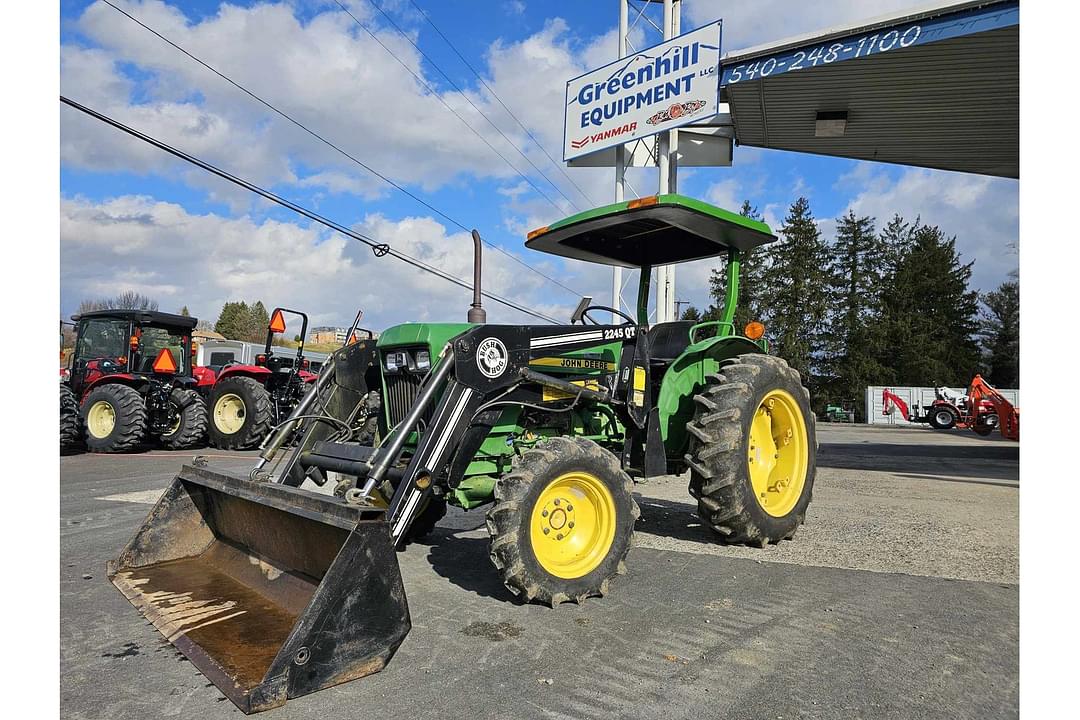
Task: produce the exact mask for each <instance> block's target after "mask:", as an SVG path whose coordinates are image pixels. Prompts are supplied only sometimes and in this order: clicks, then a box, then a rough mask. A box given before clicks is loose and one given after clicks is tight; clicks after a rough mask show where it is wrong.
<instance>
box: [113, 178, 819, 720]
mask: <svg viewBox="0 0 1080 720" xmlns="http://www.w3.org/2000/svg"><path fill="white" fill-rule="evenodd" d="M774 239H775V238H774V236H773V234H772V232H771V231H770V230H769V228H768V226H767V225H765V224H764V223H761V222H758V221H755V220H751V219H749V218H745V217H742V216H740V215H737V214H734V213H730V212H727V211H725V210H722V209H720V208H716V207H713V206H711V205H708V204H705V203H702V202H698V201H696V200H693V199H690V198H687V197H683V196H680V195H660V196H653V197H648V198H642V199H638V200H633V201H630V202H624V203H617V204H615V205H609V206H606V207H601V208H597V209H594V210H590V211H587V212H584V213H580V214H578V215H574V216H572V217H569V218H567V219H565V220H562V221H560V222H557V223H555V224H553V225H550V226H548V227H544V228H541V229H539V230H536V231H534V232H532V233H530V234H529V237H528V240H527V243H526V245H527V246H528V247H530V248H532V249H534V250H540V251H543V252H548V253H552V254H555V255H560V256H563V257H570V258H576V259H581V260H587V261H593V262H600V263H605V264H611V265H621V266H624V267H631V268H638V269H640V271H641V272H640V277H641V281H640V283H639V288H638V302H637V308H636V312H635V313H634V314H633V315H631V314H627V313H623V312H621V311H619V310H617V309H612V308H607V307H600V306H590V305H587V304H586V303H583V304H582V305H581V306H579V308H578V310H577V311H576V312H575V313H574V317H573V320H572V322H571V324H570V325H565V326H551V325H535V326H534V325H493V324H476V323H462V324H438V323H432V324H428V323H423V324H406V325H400V326H397V327H393V328H390V329H388V330H387V331H386V332H384V333H383V334H382V336H381V337H379V338H378V340H360V341H358V342H355V343H351V344H349V345H347V346H346V347H344V348H342V349H340V350H338V351H337V352H335V353H334V354H333V355H332V356H331V359H330V360H329V361H328V362H327V364H326V365H325V366H324V368H323V369H322V372H321V373H320V376H319V378H318V381H317V382H316V384H315V387H314V391H313V392H310V393H308V394H307V395H305V396H304V397H303V399H302V400H301V401H300V402H299V403H298V405H297V406H296V407H295V408H294V409H293V412H292V413H291V414H290V416H289V418H287V419H286V420H285V422H284V423H283V424H282V425H281V426H280V427H278V428H277V429H276V430H275V431H274V432H273V433H272V434H271V435H270V437H268V438H267V439H266V441H265V442H264V443H263V445H262V450H261V454H260V458H259V460H258V462H257V464H256V465H255V467H254V468H253V469H252V471H251V472H250V474H249V475H248V476H246V477H244V476H238V475H235V474H232V473H228V472H224V471H221V470H215V469H211V468H210V467H208V466H207V465H206V464H205V463H204V462H198V463H194V464H193V465H191V466H185V467H184V468H183V469H182V470H181V472H180V474H179V475H178V476H177V478H176V480H175V481H174V482H173V484H172V486H171V487H170V488H169V489H168V490H167V491H166V492H165V494H164V496H163V497H162V499H161V500H160V501H159V503H158V504H157V506H156V507H155V508H154V509H153V510H152V511H151V513H150V515H149V516H148V517H147V519H146V521H145V523H144V524H143V526H142V528H141V529H140V530H139V531H138V532H137V533H136V535H135V536H134V538H133V539H132V540H131V541H130V542H129V543H128V545H127V546H126V547H125V548H124V549H123V551H122V552H121V554H120V556H119V557H118V558H117V559H116V560H114V561H112V562H110V563H109V567H108V575H109V577H110V579H111V580H112V582H113V584H114V585H115V586H116V587H117V588H119V589H120V590H121V591H122V592H123V593H124V595H125V596H126V597H127V598H128V599H129V600H130V601H131V602H132V603H133V604H134V605H135V606H136V607H138V608H139V610H140V611H141V612H142V613H143V614H144V615H145V616H146V617H147V618H149V619H150V620H151V622H153V624H154V625H155V626H156V627H157V628H158V629H159V630H160V631H161V632H162V633H163V634H164V635H165V636H166V637H168V638H169V639H170V640H171V641H172V642H173V643H174V644H175V645H176V646H177V647H178V648H179V649H180V650H181V651H182V652H183V653H184V654H185V655H186V656H187V657H188V658H189V659H190V660H191V661H192V663H194V664H195V666H196V667H198V668H199V669H200V670H201V671H202V672H203V673H204V674H205V675H206V676H207V677H208V678H209V679H210V680H212V681H213V682H214V684H215V685H217V687H218V688H219V689H220V690H221V691H222V692H223V693H224V694H225V695H226V696H228V697H229V698H230V699H231V700H233V702H235V703H236V704H237V706H239V707H240V708H241V709H242V710H243V711H244V712H255V711H259V710H265V709H268V708H271V707H275V706H278V705H281V704H283V703H284V702H285V701H286V700H287V699H288V698H292V697H296V696H299V695H303V694H306V693H309V692H313V691H315V690H319V689H322V688H325V687H329V686H331V685H334V684H337V683H341V682H345V681H347V680H351V679H355V678H358V677H362V676H364V675H368V674H370V673H373V672H377V671H378V670H380V669H381V668H382V667H383V666H384V665H385V664H386V662H387V661H389V659H390V658H391V656H392V655H393V654H394V652H395V651H396V649H397V647H398V646H399V645H400V644H401V642H402V641H403V640H404V638H405V636H406V634H407V633H408V631H409V629H410V627H411V625H410V619H409V610H408V606H407V604H406V600H405V595H404V589H403V586H402V581H401V576H400V572H399V569H398V562H397V558H396V556H395V553H394V547H395V545H399V544H401V543H403V542H405V541H407V539H408V538H409V537H411V536H412V535H413V534H414V532H415V530H416V529H420V528H423V527H424V526H425V525H430V524H431V523H432V522H433V520H432V518H434V519H437V518H438V516H439V515H440V514H441V512H442V511H443V510H444V508H445V505H446V504H447V503H449V504H453V505H457V506H459V507H461V508H465V509H474V508H478V507H482V506H483V507H486V508H487V515H486V518H487V523H486V524H487V529H488V533H489V537H490V557H491V562H492V565H493V566H494V570H495V572H497V573H498V574H499V576H500V578H501V579H502V582H503V583H504V584H505V586H506V587H507V588H508V589H509V590H510V592H511V593H513V594H514V595H516V596H517V597H518V598H520V599H521V600H523V601H526V602H528V601H534V602H540V603H544V604H550V605H552V606H556V605H558V604H560V603H562V602H566V601H575V602H578V603H580V602H583V601H584V600H585V599H586V598H588V597H591V596H600V595H603V594H605V593H607V592H608V591H609V590H610V589H611V588H610V585H609V584H610V582H611V580H612V578H614V577H615V576H616V575H618V574H620V573H622V572H623V571H624V568H625V566H624V560H625V558H626V555H627V552H628V551H629V549H630V546H631V539H632V536H633V532H634V524H635V520H636V519H637V517H638V514H639V511H638V507H637V504H636V503H635V501H634V498H633V496H632V488H633V483H634V481H635V480H637V481H644V480H646V479H648V478H650V477H655V476H660V475H667V474H675V473H682V472H683V471H686V470H689V492H690V494H691V495H692V496H693V497H694V498H695V499H696V501H697V506H698V512H699V514H700V515H701V517H702V518H703V520H704V521H705V522H706V523H707V524H708V525H709V526H710V527H711V528H713V529H714V530H715V531H716V536H717V539H719V540H722V541H725V542H736V543H747V544H751V545H755V546H759V547H760V546H764V545H766V544H767V543H775V542H778V541H780V540H783V539H789V538H791V537H792V536H793V535H794V534H795V532H796V530H797V529H798V527H799V525H800V524H801V523H802V522H803V520H804V518H805V515H806V511H807V506H808V504H809V503H810V498H811V492H812V489H813V483H814V477H815V467H816V466H815V457H816V449H817V443H816V439H815V429H814V415H813V413H812V412H811V410H810V403H809V394H808V392H807V391H806V389H805V388H804V387H803V385H802V382H801V380H800V377H799V374H798V373H797V372H796V371H795V370H793V369H792V368H790V367H789V366H788V365H787V363H785V362H784V361H783V360H781V359H779V358H776V357H773V356H770V355H768V354H767V344H766V342H765V340H764V339H763V337H762V335H763V333H764V328H763V327H762V326H761V325H760V324H758V323H751V324H750V325H748V326H747V328H746V329H745V330H744V331H743V332H742V333H740V332H738V331H737V329H736V327H735V325H734V322H733V320H734V315H735V306H736V302H737V298H738V289H739V262H740V258H741V256H742V254H743V253H745V252H747V251H749V250H752V249H753V248H755V247H757V246H759V245H762V244H764V243H767V242H770V241H772V240H774ZM716 256H726V258H727V263H728V272H727V278H728V280H727V290H726V293H727V298H726V299H727V303H726V306H725V309H724V315H723V318H722V319H721V320H719V321H711V322H705V323H696V324H695V323H692V322H670V323H661V324H657V325H654V326H650V325H649V323H648V298H649V287H650V280H651V269H652V268H653V267H654V266H659V265H665V264H670V263H677V262H683V261H688V260H697V259H703V258H710V257H716ZM478 267H479V263H478ZM477 275H479V272H477ZM474 293H475V296H474V310H475V309H476V308H478V307H479V283H475V287H474ZM598 316H602V317H598ZM610 316H615V317H617V318H618V320H617V321H615V322H605V320H606V319H607V318H608V317H610ZM473 317H474V318H475V315H473ZM710 330H713V331H715V332H714V333H713V334H710V335H708V336H706V335H707V334H708V333H709V331H710ZM301 422H302V423H303V425H302V426H301V429H300V430H299V431H294V427H295V426H296V425H297V424H299V423H301ZM293 433H295V434H299V436H300V437H299V439H298V441H297V442H296V443H295V444H294V445H293V446H292V447H291V448H287V449H286V448H285V447H284V441H285V439H286V438H287V437H288V436H289V435H290V434H293ZM313 486H314V487H313ZM318 486H322V487H321V488H318ZM331 488H332V489H333V492H332V493H331V492H329V491H330V489H331ZM320 489H321V490H322V491H321V492H320V491H318V490H320Z"/></svg>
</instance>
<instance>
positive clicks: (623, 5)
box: [611, 0, 629, 325]
mask: <svg viewBox="0 0 1080 720" xmlns="http://www.w3.org/2000/svg"><path fill="white" fill-rule="evenodd" d="M628 1H629V0H619V59H620V60H622V59H623V58H624V57H626V34H627V32H628V30H627V22H628V17H629V8H628V7H627V2H628ZM625 196H626V146H625V145H623V144H622V143H619V144H618V145H616V146H615V202H617V203H620V202H622V201H623V199H624V198H625ZM611 307H613V308H615V309H616V310H622V268H621V267H619V266H618V265H614V266H612V268H611ZM611 322H612V324H616V325H617V324H618V323H620V322H622V320H621V319H620V318H619V316H618V315H616V314H615V313H612V314H611Z"/></svg>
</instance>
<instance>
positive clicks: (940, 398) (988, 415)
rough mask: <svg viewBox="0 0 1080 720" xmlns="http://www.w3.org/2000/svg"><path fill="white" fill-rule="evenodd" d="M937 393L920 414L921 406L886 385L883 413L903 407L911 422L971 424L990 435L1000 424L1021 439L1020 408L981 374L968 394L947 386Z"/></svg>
mask: <svg viewBox="0 0 1080 720" xmlns="http://www.w3.org/2000/svg"><path fill="white" fill-rule="evenodd" d="M934 395H935V399H934V402H933V403H931V404H930V405H924V406H923V407H922V409H923V411H924V412H923V414H919V412H918V410H919V408H918V407H916V408H915V409H914V411H913V410H911V409H909V408H908V404H907V403H906V402H904V399H903V398H901V397H899V396H898V395H896V394H895V393H893V392H892V391H891V390H889V389H887V388H886V389H884V390H882V392H881V400H882V404H883V406H884V407H883V409H882V414H883V415H892V414H893V412H894V411H895V410H896V409H897V408H899V410H900V412H901V413H903V415H904V417H905V418H907V420H908V421H909V422H919V423H928V424H929V425H930V426H931V427H933V428H934V429H936V430H948V429H950V428H954V427H956V428H960V429H961V430H964V429H967V428H971V429H972V430H974V431H975V433H977V434H978V435H983V436H986V435H989V434H990V433H992V432H993V431H994V428H1000V429H1001V434H1002V436H1003V437H1005V438H1007V439H1009V440H1019V439H1020V410H1019V409H1018V408H1016V407H1014V406H1013V404H1012V403H1010V402H1009V401H1008V400H1007V399H1006V398H1005V396H1004V395H1002V394H1001V393H1000V392H998V391H997V390H996V389H995V388H994V387H993V386H991V385H990V384H989V383H988V382H986V381H985V380H983V379H982V376H981V375H976V376H975V379H973V380H972V381H971V386H970V387H969V388H968V392H967V394H966V395H962V396H957V395H955V394H953V393H951V392H949V390H948V388H943V387H939V388H935V389H934Z"/></svg>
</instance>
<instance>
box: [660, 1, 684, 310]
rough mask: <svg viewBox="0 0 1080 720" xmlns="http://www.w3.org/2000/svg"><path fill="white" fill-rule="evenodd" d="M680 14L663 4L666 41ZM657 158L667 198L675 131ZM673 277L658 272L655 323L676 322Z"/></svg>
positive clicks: (663, 140) (663, 138) (663, 139)
mask: <svg viewBox="0 0 1080 720" xmlns="http://www.w3.org/2000/svg"><path fill="white" fill-rule="evenodd" d="M678 14H679V6H676V5H675V0H664V24H663V28H664V40H670V39H671V38H673V37H675V27H676V23H677V22H678V20H677V19H676V18H677V17H678ZM657 139H658V143H657V145H658V147H657V158H656V162H657V165H658V166H659V168H660V187H659V189H658V194H660V195H666V194H667V193H670V192H674V184H675V171H674V168H673V167H672V160H673V159H674V157H675V150H676V149H677V148H678V142H679V141H678V139H677V136H676V134H675V131H674V130H669V131H668V132H663V133H660V134H659V135H658V136H657ZM674 281H675V278H674V273H673V272H672V269H671V267H670V266H667V265H663V266H661V267H658V268H657V269H656V322H657V323H662V322H670V321H671V320H674V319H675V318H674V317H673V315H674V314H675V307H674V303H673V301H674V299H675V288H674V287H673V286H674Z"/></svg>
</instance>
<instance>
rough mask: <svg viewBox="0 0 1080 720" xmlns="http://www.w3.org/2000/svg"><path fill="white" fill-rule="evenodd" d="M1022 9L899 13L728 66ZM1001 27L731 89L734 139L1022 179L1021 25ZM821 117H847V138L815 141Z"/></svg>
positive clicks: (735, 58) (965, 7) (777, 46)
mask: <svg viewBox="0 0 1080 720" xmlns="http://www.w3.org/2000/svg"><path fill="white" fill-rule="evenodd" d="M1015 6H1016V3H1015V2H1007V1H1004V0H1003V1H1002V2H982V3H970V2H969V3H963V4H961V5H956V4H952V5H949V6H947V8H945V9H942V8H941V7H939V8H938V10H936V11H935V10H933V9H931V10H923V11H921V14H919V13H916V14H912V13H904V14H902V15H899V16H896V17H895V18H893V19H892V20H884V21H882V20H879V21H874V22H872V23H860V24H859V25H857V26H853V27H852V28H842V29H833V30H828V31H824V32H823V33H821V34H817V35H814V36H804V37H800V38H796V39H793V40H788V41H781V42H779V43H773V44H771V45H769V46H761V47H758V48H752V49H750V50H747V51H740V52H739V53H731V54H729V55H727V56H725V59H724V61H723V67H724V68H725V72H728V71H729V69H730V68H732V67H734V66H735V65H733V64H732V63H733V62H737V63H738V64H747V63H750V62H753V61H754V60H755V59H762V60H764V59H767V58H770V57H771V58H774V59H776V58H781V57H789V55H790V54H791V53H793V52H798V51H799V50H800V48H802V49H813V48H819V47H822V46H823V45H826V44H828V43H830V42H836V41H838V39H839V38H842V37H847V38H851V37H853V33H854V34H856V35H857V34H864V36H865V33H868V32H870V33H874V32H876V33H877V34H879V35H881V34H883V33H885V32H887V31H888V30H889V29H890V28H897V27H899V28H904V27H908V28H909V27H910V26H911V25H912V24H913V23H917V22H925V21H926V20H928V19H930V20H932V19H934V18H941V17H942V16H943V14H945V15H949V14H950V13H953V14H956V17H961V18H965V19H966V18H969V17H972V16H973V15H979V16H981V17H983V18H985V17H987V16H988V12H987V11H986V9H989V10H990V11H993V10H994V9H995V8H1010V7H1012V8H1015ZM943 7H944V6H943ZM935 13H937V14H935ZM1000 17H1001V15H1000V13H999V15H998V18H999V19H1000ZM1013 17H1016V16H1015V15H1014V16H1013ZM913 18H914V19H913ZM1017 22H1018V21H1017ZM1001 24H1002V23H1000V22H999V23H998V25H999V27H997V29H990V30H981V29H979V28H981V27H984V26H985V25H978V24H976V23H972V24H971V25H969V26H967V27H966V28H965V30H966V31H968V32H969V33H970V34H963V35H960V36H959V37H951V38H949V39H943V40H938V41H934V42H930V43H928V44H919V45H913V46H911V47H906V48H900V47H897V48H895V49H892V50H891V51H889V52H881V53H878V54H872V55H869V56H864V57H859V58H858V59H857V60H854V59H852V60H847V59H845V60H844V61H842V62H834V63H832V64H821V65H818V66H816V67H803V68H801V69H799V70H798V71H795V72H780V73H776V74H773V75H770V76H769V77H762V76H761V75H760V74H758V76H757V77H756V78H755V79H753V80H749V81H748V80H746V79H743V80H742V81H741V82H738V83H734V84H731V83H729V84H727V85H726V87H725V89H724V93H725V99H726V100H727V101H728V102H729V103H730V104H731V115H732V119H733V122H734V125H735V136H736V142H737V143H738V144H740V145H748V146H755V147H767V148H774V149H781V150H791V151H796V152H802V153H814V154H822V155H833V156H838V157H847V158H855V159H861V160H876V161H881V162H890V163H900V164H904V165H914V166H921V167H929V168H938V169H944V170H958V171H962V172H972V173H979V174H984V175H997V176H1004V177H1013V178H1015V177H1019V136H1020V132H1019V128H1020V109H1019V106H1020V90H1019V88H1020V67H1019V66H1020V62H1019V55H1020V43H1019V25H1018V24H1015V25H1006V26H1004V27H1000V25H1001ZM972 30H975V31H974V32H971V31H972ZM849 46H852V45H851V44H849ZM785 53H787V54H788V55H784V54H785ZM781 64H782V63H781ZM819 112H846V113H847V122H846V127H845V129H844V133H843V135H842V136H840V137H816V136H815V127H816V120H817V118H818V113H819Z"/></svg>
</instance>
